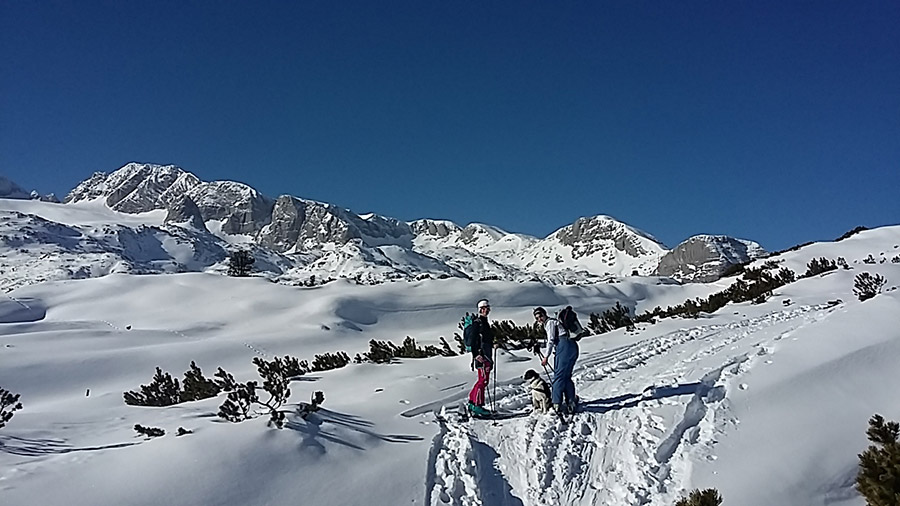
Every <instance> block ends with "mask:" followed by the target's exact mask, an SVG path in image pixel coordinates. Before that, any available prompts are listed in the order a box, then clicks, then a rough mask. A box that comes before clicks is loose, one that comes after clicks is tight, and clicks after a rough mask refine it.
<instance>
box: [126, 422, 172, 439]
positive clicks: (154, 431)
mask: <svg viewBox="0 0 900 506" xmlns="http://www.w3.org/2000/svg"><path fill="white" fill-rule="evenodd" d="M134 431H135V432H137V433H138V435H142V436H144V437H146V438H154V437H161V436H165V435H166V431H165V430H163V429H160V428H159V427H144V426H143V425H140V424H137V423H136V424H134Z"/></svg>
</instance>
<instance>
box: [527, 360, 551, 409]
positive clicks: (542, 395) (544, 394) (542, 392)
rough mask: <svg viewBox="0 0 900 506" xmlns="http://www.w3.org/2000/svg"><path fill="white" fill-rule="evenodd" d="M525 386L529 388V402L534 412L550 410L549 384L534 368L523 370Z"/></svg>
mask: <svg viewBox="0 0 900 506" xmlns="http://www.w3.org/2000/svg"><path fill="white" fill-rule="evenodd" d="M523 377H524V378H525V386H526V387H528V388H530V389H531V403H532V406H534V410H533V411H532V412H534V413H547V412H548V411H550V384H549V383H547V382H546V381H544V380H543V379H542V378H541V375H540V374H538V372H537V371H535V370H534V369H529V370H527V371H525V376H523Z"/></svg>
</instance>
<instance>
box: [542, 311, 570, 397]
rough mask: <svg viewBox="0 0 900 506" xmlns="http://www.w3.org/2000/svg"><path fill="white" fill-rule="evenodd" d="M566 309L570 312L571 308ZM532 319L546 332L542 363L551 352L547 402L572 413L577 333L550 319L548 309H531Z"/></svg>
mask: <svg viewBox="0 0 900 506" xmlns="http://www.w3.org/2000/svg"><path fill="white" fill-rule="evenodd" d="M567 309H568V310H570V311H571V308H567ZM573 314H574V312H573ZM534 319H535V320H537V321H538V322H539V323H540V324H541V325H543V326H544V332H546V333H547V346H548V349H547V355H546V356H543V357H541V365H543V366H546V365H547V361H548V359H549V358H550V354H551V353H552V354H553V383H552V385H551V387H550V402H551V403H552V404H553V409H555V410H556V412H557V413H562V410H563V409H565V410H566V411H568V412H569V413H574V412H575V406H576V403H577V401H576V399H577V398H576V396H575V383H574V382H573V381H572V371H573V370H574V369H575V361H576V360H578V336H577V335H572V332H570V331H569V330H567V329H566V328H565V326H564V325H562V324H561V323H560V321H559V320H557V319H556V318H549V317H548V316H547V310H546V309H544V308H542V307H536V308H534ZM538 351H540V350H538Z"/></svg>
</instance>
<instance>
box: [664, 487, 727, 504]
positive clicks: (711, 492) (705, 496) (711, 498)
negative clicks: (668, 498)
mask: <svg viewBox="0 0 900 506" xmlns="http://www.w3.org/2000/svg"><path fill="white" fill-rule="evenodd" d="M721 504H722V496H720V495H719V491H718V490H716V489H714V488H708V489H706V490H702V491H701V490H694V491H692V492H691V494H690V495H689V496H688V497H684V498H682V499H681V500H679V501H678V502H677V503H675V506H720V505H721Z"/></svg>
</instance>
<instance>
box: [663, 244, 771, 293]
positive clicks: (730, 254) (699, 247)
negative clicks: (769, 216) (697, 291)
mask: <svg viewBox="0 0 900 506" xmlns="http://www.w3.org/2000/svg"><path fill="white" fill-rule="evenodd" d="M765 253H766V251H765V250H764V249H763V248H762V247H761V246H760V245H759V244H757V243H755V242H753V241H746V240H742V239H735V238H733V237H728V236H724V235H697V236H694V237H691V238H689V239H688V240H686V241H684V242H682V243H681V244H679V245H678V246H676V247H675V249H673V250H672V251H669V252H668V253H666V254H665V255H664V256H663V257H662V258H661V259H660V261H659V267H657V269H656V274H657V275H659V276H670V277H673V278H676V279H678V280H680V281H686V282H695V283H704V282H708V281H714V280H716V279H719V277H720V276H721V275H722V272H724V271H725V269H727V268H728V267H730V266H732V265H735V264H739V263H744V262H747V261H749V260H754V259H756V258H760V257H762V256H764V255H765Z"/></svg>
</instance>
